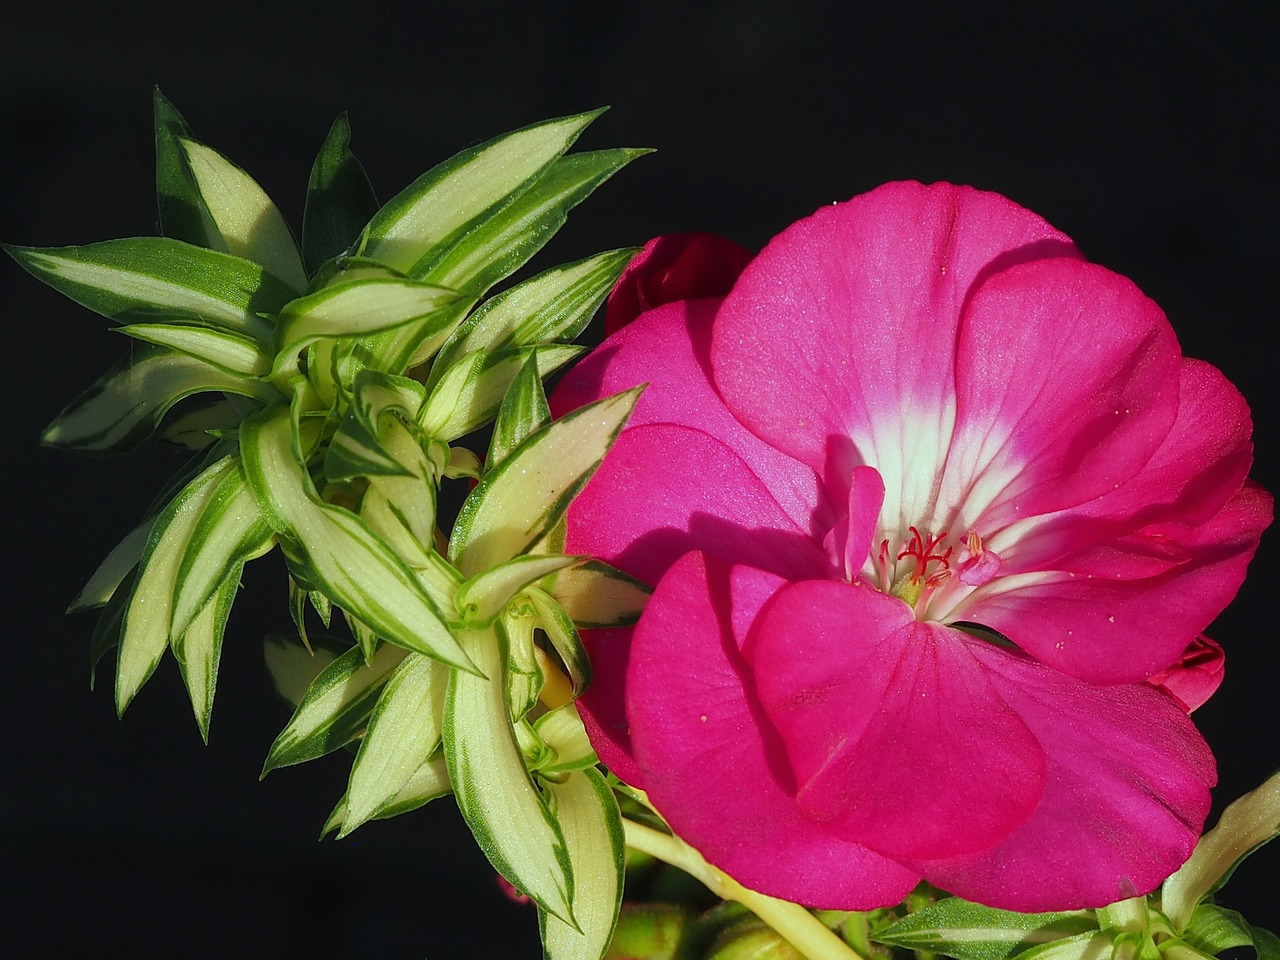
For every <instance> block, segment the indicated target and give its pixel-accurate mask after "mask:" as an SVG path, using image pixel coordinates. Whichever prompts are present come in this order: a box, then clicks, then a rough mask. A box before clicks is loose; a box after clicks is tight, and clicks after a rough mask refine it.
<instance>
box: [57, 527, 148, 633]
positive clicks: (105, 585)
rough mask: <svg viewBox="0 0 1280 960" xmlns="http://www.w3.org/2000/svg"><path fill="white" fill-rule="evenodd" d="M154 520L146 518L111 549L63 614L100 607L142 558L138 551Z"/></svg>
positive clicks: (142, 547) (143, 547)
mask: <svg viewBox="0 0 1280 960" xmlns="http://www.w3.org/2000/svg"><path fill="white" fill-rule="evenodd" d="M154 520H155V518H154V517H148V518H147V519H146V520H144V521H142V523H140V524H138V525H137V526H136V527H134V528H133V529H132V530H130V531H129V532H128V533H127V534H125V536H124V539H123V540H121V541H120V542H119V543H117V544H116V545H115V546H114V547H112V548H111V552H110V553H108V554H107V556H106V557H105V559H103V561H102V563H100V564H98V569H97V570H95V571H94V572H93V576H91V577H90V578H89V582H88V583H86V584H85V585H84V586H83V587H81V588H80V592H79V593H77V594H76V595H75V598H74V599H73V600H72V601H71V603H70V604H69V605H68V606H67V613H77V612H79V611H81V610H92V609H93V608H94V607H101V606H102V605H103V604H105V603H106V602H107V601H108V600H110V599H111V598H112V596H114V595H115V592H116V590H118V589H119V587H120V584H121V583H123V582H124V580H125V578H126V577H128V576H129V572H130V571H131V570H133V569H134V567H136V566H137V565H138V561H140V560H141V559H142V551H143V550H144V549H145V548H146V546H147V538H148V537H150V536H151V525H152V523H153V522H154Z"/></svg>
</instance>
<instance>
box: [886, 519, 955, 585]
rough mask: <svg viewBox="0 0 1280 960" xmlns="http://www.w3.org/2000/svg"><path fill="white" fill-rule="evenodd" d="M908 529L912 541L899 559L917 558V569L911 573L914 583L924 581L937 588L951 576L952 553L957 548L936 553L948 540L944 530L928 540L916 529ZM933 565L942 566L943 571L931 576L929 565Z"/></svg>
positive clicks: (949, 548) (899, 555) (900, 554)
mask: <svg viewBox="0 0 1280 960" xmlns="http://www.w3.org/2000/svg"><path fill="white" fill-rule="evenodd" d="M907 529H908V530H910V531H911V539H910V540H909V541H908V542H907V545H906V546H905V547H903V548H902V552H901V553H899V554H898V559H899V560H902V559H904V558H906V557H915V560H916V568H915V570H913V571H912V572H911V579H912V581H913V582H915V583H919V582H920V581H921V580H923V581H925V583H927V584H928V585H929V586H937V585H938V584H940V583H942V582H943V581H944V580H946V579H947V577H949V576H951V563H950V560H951V551H952V550H954V549H955V548H954V547H947V549H946V550H944V551H942V552H941V553H935V552H934V551H935V550H936V549H937V548H938V547H939V546H941V545H942V543H943V542H944V541H945V540H946V539H947V531H945V530H944V531H943V532H942V533H940V534H938V535H937V536H936V537H935V536H932V535H930V536H929V537H928V538H927V539H926V538H925V537H922V536H921V535H920V531H919V530H917V529H916V528H915V527H908V528H907ZM931 563H940V564H942V569H941V570H939V571H937V572H936V573H933V574H930V573H929V564H931Z"/></svg>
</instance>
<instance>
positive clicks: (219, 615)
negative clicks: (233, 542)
mask: <svg viewBox="0 0 1280 960" xmlns="http://www.w3.org/2000/svg"><path fill="white" fill-rule="evenodd" d="M242 567H243V564H238V565H237V566H236V567H235V568H234V569H232V570H231V571H229V572H228V574H227V576H226V578H225V579H224V580H223V581H222V583H221V584H219V585H218V587H217V589H216V590H215V591H214V593H213V595H212V596H211V597H209V600H208V602H207V603H206V604H205V605H204V607H203V609H201V610H200V612H199V613H198V614H197V615H196V616H195V617H194V618H192V620H191V622H190V623H189V624H188V625H187V628H186V629H185V630H184V631H183V632H182V633H180V634H179V633H175V634H174V635H173V655H174V657H175V658H176V659H177V661H178V668H179V669H180V670H181V671H182V680H183V683H185V684H186V686H187V695H188V696H189V697H190V698H191V709H192V711H193V712H194V713H195V717H196V724H197V725H198V726H199V727H200V736H201V738H202V739H203V740H204V742H205V743H208V742H209V717H210V715H211V714H212V712H213V695H214V692H215V690H216V689H217V685H218V660H219V659H220V658H221V656H222V636H223V633H224V632H225V631H226V628H227V616H228V614H230V613H231V604H232V603H234V602H235V599H236V592H237V591H238V590H239V589H240V571H241V569H242Z"/></svg>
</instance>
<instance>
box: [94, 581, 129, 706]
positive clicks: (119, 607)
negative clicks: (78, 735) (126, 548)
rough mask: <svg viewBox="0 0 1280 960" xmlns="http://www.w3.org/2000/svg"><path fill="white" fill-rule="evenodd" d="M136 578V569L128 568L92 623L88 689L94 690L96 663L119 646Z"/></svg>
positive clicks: (96, 671) (96, 682) (96, 681)
mask: <svg viewBox="0 0 1280 960" xmlns="http://www.w3.org/2000/svg"><path fill="white" fill-rule="evenodd" d="M137 579H138V570H137V568H136V567H135V568H134V569H132V570H130V571H129V572H128V573H127V574H126V575H125V578H124V580H123V581H121V583H120V588H119V589H117V590H116V592H115V593H114V594H112V596H111V599H110V600H108V601H107V603H106V606H104V607H103V608H102V612H101V613H99V614H98V620H97V622H96V623H95V624H94V625H93V634H92V635H91V636H90V637H89V689H90V690H94V689H96V688H97V684H98V664H99V662H101V660H102V658H103V657H105V656H106V655H107V654H108V653H110V652H111V651H112V650H115V649H116V648H117V647H119V646H120V629H121V626H122V625H123V623H124V611H125V608H126V607H127V606H128V605H129V598H130V597H132V596H133V586H134V584H135V583H136V582H137Z"/></svg>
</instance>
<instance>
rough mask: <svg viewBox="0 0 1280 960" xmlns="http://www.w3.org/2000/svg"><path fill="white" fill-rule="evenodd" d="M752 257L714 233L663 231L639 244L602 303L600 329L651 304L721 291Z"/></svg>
mask: <svg viewBox="0 0 1280 960" xmlns="http://www.w3.org/2000/svg"><path fill="white" fill-rule="evenodd" d="M750 262H751V251H750V250H748V249H747V248H746V247H740V246H738V244H736V243H734V242H733V241H732V240H726V239H725V238H724V237H717V236H716V235H715V234H713V233H668V234H664V235H663V236H661V237H654V238H653V239H652V240H650V241H649V242H648V243H646V244H645V245H644V249H642V250H641V251H640V252H639V253H638V254H636V256H635V258H634V259H633V260H632V261H631V263H629V264H628V265H627V269H626V270H624V271H623V272H622V276H621V277H619V278H618V282H617V283H616V284H615V285H614V288H613V292H612V293H610V294H609V300H608V303H606V304H605V313H604V332H605V333H616V332H617V331H618V330H620V329H622V328H623V327H625V326H626V325H627V324H628V323H630V322H631V321H632V320H634V319H635V318H636V317H638V316H639V315H640V314H642V313H644V312H645V311H646V310H652V309H653V308H654V307H660V306H662V305H663V304H664V303H674V302H676V301H677V300H690V299H692V298H694V297H723V296H724V295H725V294H726V293H728V292H729V291H730V290H731V289H732V288H733V282H734V281H735V280H737V279H738V274H740V273H742V270H743V268H744V267H745V266H746V265H747V264H748V263H750Z"/></svg>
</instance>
